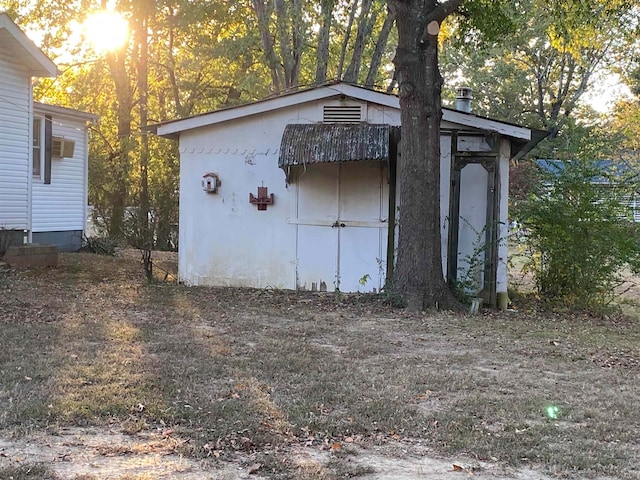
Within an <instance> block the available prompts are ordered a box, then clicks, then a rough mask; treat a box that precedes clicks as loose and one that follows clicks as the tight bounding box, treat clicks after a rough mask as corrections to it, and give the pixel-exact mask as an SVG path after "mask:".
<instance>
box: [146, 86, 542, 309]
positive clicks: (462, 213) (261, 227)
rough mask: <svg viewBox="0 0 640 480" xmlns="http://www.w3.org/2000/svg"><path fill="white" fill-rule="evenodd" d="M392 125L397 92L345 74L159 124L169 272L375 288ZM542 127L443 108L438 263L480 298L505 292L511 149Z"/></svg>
mask: <svg viewBox="0 0 640 480" xmlns="http://www.w3.org/2000/svg"><path fill="white" fill-rule="evenodd" d="M399 127H400V108H399V102H398V98H397V97H396V96H394V95H389V94H385V93H381V92H377V91H373V90H370V89H366V88H362V87H358V86H354V85H350V84H345V83H334V84H328V85H323V86H318V87H314V88H309V89H306V90H298V91H296V92H293V93H288V94H285V95H280V96H274V97H270V98H267V99H265V100H262V101H259V102H254V103H251V104H248V105H242V106H238V107H232V108H228V109H223V110H219V111H214V112H210V113H206V114H203V115H198V116H194V117H190V118H185V119H181V120H175V121H171V122H165V123H161V124H158V125H156V126H155V127H154V128H155V131H156V133H157V134H158V135H161V136H164V137H169V138H176V139H179V143H180V145H179V148H180V225H179V254H178V259H179V260H178V270H179V279H180V280H181V281H182V282H185V283H186V284H189V285H213V286H243V287H259V288H265V287H272V288H286V289H300V290H319V291H333V290H337V289H339V290H340V291H342V292H355V291H380V289H381V288H383V287H384V284H385V278H386V276H387V275H388V274H389V273H391V270H392V268H393V264H394V251H395V247H396V244H397V242H396V239H397V226H396V223H397V222H396V218H397V213H398V212H399V213H400V214H401V207H400V208H398V198H399V196H398V191H397V188H396V185H395V167H396V161H397V159H398V157H399V156H400V155H401V154H402V153H401V151H402V145H401V142H400V143H399V141H398V139H399V134H400V128H399ZM540 133H541V132H537V131H533V130H531V129H529V128H525V127H521V126H517V125H511V124H507V123H503V122H499V121H495V120H490V119H487V118H481V117H478V116H475V115H473V114H470V113H465V112H461V111H455V110H445V111H444V118H443V121H442V141H441V158H442V164H441V174H440V175H441V179H440V180H441V219H442V258H443V265H444V267H445V268H444V270H445V272H447V277H448V279H449V280H450V281H455V280H456V278H458V279H459V278H460V275H464V276H465V278H467V277H468V276H469V275H468V274H467V273H468V272H466V270H468V268H469V264H472V265H473V266H474V268H475V269H476V271H474V272H470V275H471V276H473V278H474V279H475V280H476V287H477V290H478V291H480V290H481V291H482V292H481V295H483V296H484V297H485V300H486V301H487V302H490V303H494V304H495V298H496V293H497V292H506V289H507V268H506V260H507V247H506V242H504V241H501V240H500V239H502V238H505V237H506V230H507V227H506V225H507V197H508V176H509V160H510V159H511V158H513V157H514V156H515V155H516V154H517V153H518V152H520V151H523V150H524V149H528V148H530V147H531V146H532V145H534V144H535V143H536V142H537V141H539V140H540V139H541V138H542V136H540V135H539V134H540ZM452 187H453V188H452ZM449 219H451V221H449ZM484 241H488V247H487V248H483V249H480V251H479V252H477V253H476V255H475V256H474V251H476V250H477V246H478V243H482V242H484ZM451 252H453V253H451ZM472 257H474V258H472Z"/></svg>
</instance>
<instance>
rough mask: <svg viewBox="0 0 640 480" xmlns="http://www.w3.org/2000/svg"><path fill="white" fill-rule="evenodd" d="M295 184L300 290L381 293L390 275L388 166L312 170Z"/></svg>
mask: <svg viewBox="0 0 640 480" xmlns="http://www.w3.org/2000/svg"><path fill="white" fill-rule="evenodd" d="M297 183H298V203H297V218H296V219H295V220H294V222H295V223H296V224H297V228H298V238H297V282H296V283H297V286H298V288H299V289H301V290H318V291H335V290H336V289H339V290H340V291H342V292H357V291H361V292H372V291H378V292H379V291H380V289H381V288H382V287H383V286H384V281H385V273H386V252H387V227H388V224H387V219H388V188H387V187H388V185H387V169H386V165H384V164H381V163H377V162H349V163H342V164H340V163H323V164H314V165H308V166H307V167H306V169H300V171H299V172H298V180H297Z"/></svg>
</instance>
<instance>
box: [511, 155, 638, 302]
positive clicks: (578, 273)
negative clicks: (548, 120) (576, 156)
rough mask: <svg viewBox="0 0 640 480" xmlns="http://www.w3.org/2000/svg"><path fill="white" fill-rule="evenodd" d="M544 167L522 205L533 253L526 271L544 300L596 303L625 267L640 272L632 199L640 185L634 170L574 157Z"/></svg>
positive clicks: (612, 289) (609, 295) (611, 292)
mask: <svg viewBox="0 0 640 480" xmlns="http://www.w3.org/2000/svg"><path fill="white" fill-rule="evenodd" d="M551 170H553V171H551V172H542V173H541V177H542V180H543V182H541V183H540V184H539V187H538V188H537V189H536V190H534V191H533V192H532V193H531V195H530V196H529V198H528V199H527V200H525V201H523V202H522V204H521V205H520V207H519V210H520V212H519V214H520V219H521V221H522V224H523V227H524V229H525V231H526V236H525V238H524V241H525V243H526V246H527V247H528V249H529V251H530V257H529V261H528V262H527V263H526V265H525V269H528V270H530V271H531V272H533V274H534V275H535V281H536V286H537V289H538V292H539V294H540V295H541V296H542V297H543V298H546V299H551V300H560V301H562V302H564V303H566V304H569V305H573V306H577V307H584V308H592V307H596V306H601V305H606V304H608V303H609V302H610V301H611V300H612V299H613V298H614V297H615V295H616V288H617V287H618V286H619V285H620V284H621V283H622V271H623V270H624V269H625V268H629V269H631V270H632V271H636V272H637V271H638V270H640V228H639V227H640V225H639V224H636V223H634V222H633V221H632V216H631V215H632V212H631V209H630V207H629V205H628V199H629V198H630V197H632V196H634V195H637V194H638V191H639V190H640V183H639V179H638V176H637V174H636V175H635V176H634V175H633V174H632V173H630V172H629V170H628V168H625V167H621V166H620V165H616V164H612V165H611V166H610V167H603V162H597V161H594V160H574V161H566V162H564V163H562V164H557V165H556V166H555V167H553V168H552V169H551Z"/></svg>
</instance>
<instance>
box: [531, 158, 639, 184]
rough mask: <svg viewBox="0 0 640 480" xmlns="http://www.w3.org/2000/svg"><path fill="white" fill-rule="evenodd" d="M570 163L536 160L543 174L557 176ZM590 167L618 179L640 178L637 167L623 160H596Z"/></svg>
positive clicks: (596, 179)
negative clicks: (627, 177)
mask: <svg viewBox="0 0 640 480" xmlns="http://www.w3.org/2000/svg"><path fill="white" fill-rule="evenodd" d="M570 162H571V160H553V159H543V158H540V159H537V160H536V165H537V167H538V168H539V169H540V170H542V171H543V172H545V173H548V174H551V175H558V174H560V173H561V172H562V171H563V170H564V169H565V168H566V166H567V164H568V163H570ZM592 165H593V166H594V167H598V168H599V169H600V170H602V171H603V172H607V173H609V174H613V175H615V176H619V177H623V176H632V177H633V176H636V177H637V176H640V170H639V169H638V167H637V166H635V165H631V164H630V163H629V162H626V161H624V160H622V161H614V160H610V159H604V160H596V161H594V162H593V163H592ZM591 181H592V182H593V183H609V179H608V178H606V177H593V178H592V179H591Z"/></svg>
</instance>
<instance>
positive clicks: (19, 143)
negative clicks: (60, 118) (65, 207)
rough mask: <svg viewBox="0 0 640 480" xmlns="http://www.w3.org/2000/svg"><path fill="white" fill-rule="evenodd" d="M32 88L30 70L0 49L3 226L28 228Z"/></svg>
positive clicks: (0, 202) (0, 220)
mask: <svg viewBox="0 0 640 480" xmlns="http://www.w3.org/2000/svg"><path fill="white" fill-rule="evenodd" d="M30 91H31V83H30V77H29V74H28V72H27V71H26V70H25V69H24V67H23V66H22V65H20V64H19V63H16V61H15V59H14V58H13V57H11V56H10V55H8V54H7V53H6V52H2V51H0V228H7V229H19V230H26V229H27V228H28V209H29V206H28V205H29V183H28V181H29V174H30V166H29V157H30V156H29V151H30V148H31V147H30V142H29V124H30V119H31V115H30V113H29V110H30V105H31V101H30Z"/></svg>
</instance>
